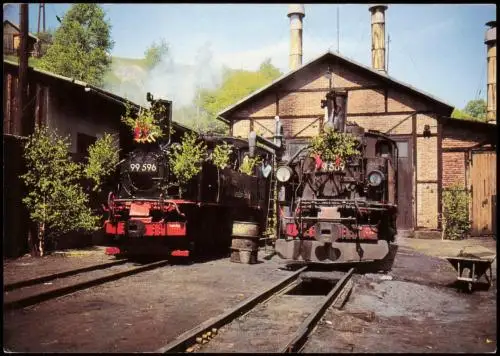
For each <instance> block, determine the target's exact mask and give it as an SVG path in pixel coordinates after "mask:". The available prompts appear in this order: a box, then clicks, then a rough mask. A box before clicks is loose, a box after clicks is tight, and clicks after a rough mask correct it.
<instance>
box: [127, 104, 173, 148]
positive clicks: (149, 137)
mask: <svg viewBox="0 0 500 356" xmlns="http://www.w3.org/2000/svg"><path fill="white" fill-rule="evenodd" d="M161 110H164V108H161V107H160V108H152V107H151V108H149V109H145V108H140V109H139V112H138V113H137V116H136V117H135V118H134V117H132V114H131V108H130V106H129V105H127V107H126V111H125V116H122V122H123V123H125V124H126V125H127V126H129V127H130V129H131V130H132V134H133V135H134V141H136V142H139V143H144V142H155V141H156V139H158V138H160V137H161V136H163V131H162V129H161V126H160V123H159V122H158V119H157V118H156V116H157V115H158V114H159V113H160V112H161Z"/></svg>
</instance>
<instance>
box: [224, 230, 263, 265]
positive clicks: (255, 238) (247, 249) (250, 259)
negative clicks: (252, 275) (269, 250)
mask: <svg viewBox="0 0 500 356" xmlns="http://www.w3.org/2000/svg"><path fill="white" fill-rule="evenodd" d="M231 237H232V240H231V262H236V263H245V264H254V263H257V253H258V250H259V237H260V229H259V224H258V223H255V222H251V221H234V222H233V230H232V234H231Z"/></svg>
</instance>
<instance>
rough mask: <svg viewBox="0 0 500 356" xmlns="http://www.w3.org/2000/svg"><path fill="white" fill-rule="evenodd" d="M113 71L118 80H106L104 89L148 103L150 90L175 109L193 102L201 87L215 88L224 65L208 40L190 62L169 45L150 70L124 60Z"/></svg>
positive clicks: (137, 101) (143, 103) (142, 103)
mask: <svg viewBox="0 0 500 356" xmlns="http://www.w3.org/2000/svg"><path fill="white" fill-rule="evenodd" d="M112 70H113V74H114V76H115V77H117V79H118V82H117V83H114V84H112V83H109V82H108V83H106V84H105V89H107V90H110V91H112V92H113V93H115V94H117V95H120V96H123V97H126V98H127V99H130V100H132V101H134V102H136V103H137V104H140V105H145V106H146V105H147V102H146V93H147V92H150V93H151V94H153V96H154V97H155V98H156V99H158V98H162V99H167V100H171V101H172V102H173V106H174V109H175V108H180V107H185V106H191V105H193V103H194V102H195V95H196V93H197V91H198V89H209V90H210V89H215V88H216V87H217V86H218V85H219V84H220V82H221V79H222V65H221V64H216V63H215V62H214V60H213V54H212V49H211V45H210V43H208V42H207V43H205V44H204V45H202V46H201V47H200V48H198V50H197V52H196V55H195V56H194V58H193V59H192V61H191V62H182V63H180V62H178V61H176V60H175V49H173V48H170V49H169V51H168V53H167V54H166V55H164V56H163V57H162V58H161V60H160V62H159V63H158V64H157V65H156V66H155V67H154V68H152V69H151V70H149V71H148V70H147V69H145V68H143V67H142V66H140V65H138V64H125V63H124V64H121V63H120V64H116V65H113V66H112Z"/></svg>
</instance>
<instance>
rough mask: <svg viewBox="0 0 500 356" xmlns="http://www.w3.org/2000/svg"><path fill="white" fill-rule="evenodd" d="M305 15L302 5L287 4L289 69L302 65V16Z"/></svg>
mask: <svg viewBox="0 0 500 356" xmlns="http://www.w3.org/2000/svg"><path fill="white" fill-rule="evenodd" d="M304 16H306V13H305V12H304V5H300V4H291V5H289V6H288V17H289V18H290V59H289V66H290V70H294V69H297V68H299V67H300V66H301V65H302V18H303V17H304Z"/></svg>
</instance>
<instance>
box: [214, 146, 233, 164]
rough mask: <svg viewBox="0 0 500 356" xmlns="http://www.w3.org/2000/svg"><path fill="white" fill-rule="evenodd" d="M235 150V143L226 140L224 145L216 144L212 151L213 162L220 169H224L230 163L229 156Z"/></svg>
mask: <svg viewBox="0 0 500 356" xmlns="http://www.w3.org/2000/svg"><path fill="white" fill-rule="evenodd" d="M232 152H233V145H230V144H228V143H227V142H224V143H223V144H222V145H217V146H215V148H214V150H213V152H212V157H211V159H212V162H213V164H215V166H216V167H217V168H218V169H224V168H226V167H227V166H228V165H229V158H230V155H231V153H232Z"/></svg>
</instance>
